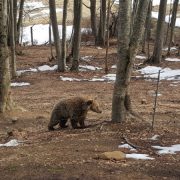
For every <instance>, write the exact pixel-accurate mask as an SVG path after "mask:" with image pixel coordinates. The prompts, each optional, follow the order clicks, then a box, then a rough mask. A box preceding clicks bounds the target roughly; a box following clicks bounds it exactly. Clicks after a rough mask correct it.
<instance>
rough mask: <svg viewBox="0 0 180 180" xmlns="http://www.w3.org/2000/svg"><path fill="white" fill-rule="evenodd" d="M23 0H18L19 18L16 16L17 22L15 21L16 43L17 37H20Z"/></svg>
mask: <svg viewBox="0 0 180 180" xmlns="http://www.w3.org/2000/svg"><path fill="white" fill-rule="evenodd" d="M24 1H25V0H21V1H20V7H19V18H18V22H17V34H16V44H19V39H20V30H21V27H22V19H23V9H24Z"/></svg>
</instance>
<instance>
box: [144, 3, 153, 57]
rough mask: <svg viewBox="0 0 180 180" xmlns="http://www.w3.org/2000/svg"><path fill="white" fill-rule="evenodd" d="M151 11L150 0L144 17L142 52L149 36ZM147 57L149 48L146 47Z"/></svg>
mask: <svg viewBox="0 0 180 180" xmlns="http://www.w3.org/2000/svg"><path fill="white" fill-rule="evenodd" d="M151 12H152V0H151V1H150V3H149V7H148V13H147V17H146V23H145V30H144V37H143V43H142V52H143V53H146V41H148V43H149V40H150V36H151ZM148 47H149V46H148ZM148 59H149V49H148Z"/></svg>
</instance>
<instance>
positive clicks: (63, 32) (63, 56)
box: [61, 0, 68, 69]
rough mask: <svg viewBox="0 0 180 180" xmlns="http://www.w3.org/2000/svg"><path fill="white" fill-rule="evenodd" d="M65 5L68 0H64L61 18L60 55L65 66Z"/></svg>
mask: <svg viewBox="0 0 180 180" xmlns="http://www.w3.org/2000/svg"><path fill="white" fill-rule="evenodd" d="M67 6H68V0H64V6H63V20H62V57H61V59H62V61H63V64H64V66H66V21H67ZM64 69H65V68H64Z"/></svg>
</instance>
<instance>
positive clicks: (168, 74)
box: [138, 66, 180, 80]
mask: <svg viewBox="0 0 180 180" xmlns="http://www.w3.org/2000/svg"><path fill="white" fill-rule="evenodd" d="M159 70H161V74H160V80H163V79H165V80H180V69H175V70H172V69H170V68H164V69H162V68H161V67H155V66H147V67H145V68H142V69H140V70H138V71H139V72H141V74H144V77H149V78H157V77H158V72H159Z"/></svg>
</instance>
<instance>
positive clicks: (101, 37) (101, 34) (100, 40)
mask: <svg viewBox="0 0 180 180" xmlns="http://www.w3.org/2000/svg"><path fill="white" fill-rule="evenodd" d="M105 34H106V0H100V22H99V29H98V37H97V44H98V45H101V46H104V45H105Z"/></svg>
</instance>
